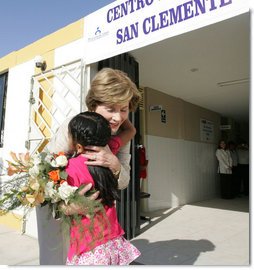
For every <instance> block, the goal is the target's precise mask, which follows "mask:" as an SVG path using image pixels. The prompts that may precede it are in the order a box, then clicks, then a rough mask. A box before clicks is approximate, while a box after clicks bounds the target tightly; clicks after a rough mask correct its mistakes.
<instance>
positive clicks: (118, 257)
mask: <svg viewBox="0 0 254 270" xmlns="http://www.w3.org/2000/svg"><path fill="white" fill-rule="evenodd" d="M68 129H69V141H70V147H71V148H72V149H73V152H75V155H74V157H72V158H70V159H69V162H68V166H67V167H66V172H67V173H68V183H69V184H70V185H73V186H80V185H82V184H89V183H91V184H92V185H93V186H94V188H95V189H97V190H99V192H100V197H101V202H102V204H103V205H104V209H105V214H106V218H107V220H105V219H104V221H105V222H106V223H105V224H104V225H105V226H104V227H103V228H104V229H103V232H102V235H101V231H100V229H101V228H100V226H99V225H98V224H100V222H101V221H102V220H103V217H102V215H100V214H99V213H98V214H96V215H95V216H94V224H95V226H94V230H93V232H90V231H89V230H86V231H85V232H84V233H83V234H82V235H81V233H80V230H79V228H78V226H75V225H72V226H71V229H70V239H71V241H70V247H69V251H68V257H67V262H66V264H67V265H128V264H129V263H130V262H132V261H133V260H135V259H136V258H137V257H138V256H139V255H140V252H139V251H138V249H136V248H135V247H134V246H133V245H132V244H131V243H130V242H129V241H127V240H125V238H124V237H123V234H124V231H123V229H122V228H121V226H120V224H119V223H118V220H117V213H116V208H115V203H114V202H115V200H116V199H118V191H117V186H118V182H117V179H116V178H115V176H114V175H113V173H112V172H111V170H110V169H109V168H106V167H101V166H88V165H86V164H85V161H86V160H87V159H86V158H85V157H84V156H83V155H81V154H83V153H84V151H85V147H86V145H94V146H105V145H107V144H109V145H110V146H111V147H114V149H112V152H114V153H116V152H117V151H118V148H119V147H120V146H121V143H120V142H119V138H117V137H115V138H114V139H113V141H112V140H111V141H110V137H111V128H110V126H109V123H108V121H107V120H106V119H105V118H104V117H103V116H101V115H100V114H97V113H95V112H83V113H80V114H78V115H77V116H75V117H74V118H73V119H72V120H71V121H70V123H69V126H68ZM81 222H82V226H84V228H87V227H88V226H89V224H90V222H91V220H90V219H89V217H87V216H82V220H81ZM101 236H102V237H101ZM94 239H95V240H94ZM92 242H93V243H92Z"/></svg>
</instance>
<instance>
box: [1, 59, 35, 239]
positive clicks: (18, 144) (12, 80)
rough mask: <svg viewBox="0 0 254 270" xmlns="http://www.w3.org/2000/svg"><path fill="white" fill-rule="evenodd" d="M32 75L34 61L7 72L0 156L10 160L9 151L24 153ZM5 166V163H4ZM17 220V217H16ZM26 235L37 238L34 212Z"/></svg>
mask: <svg viewBox="0 0 254 270" xmlns="http://www.w3.org/2000/svg"><path fill="white" fill-rule="evenodd" d="M33 74H34V61H33V60H31V61H28V62H25V63H23V64H20V65H17V66H15V67H13V68H11V69H10V70H9V75H8V76H9V77H8V90H7V98H6V112H5V128H4V146H3V148H0V156H1V158H2V159H3V160H4V161H5V160H11V158H10V155H9V153H10V151H13V152H15V153H25V152H26V151H27V149H26V148H25V141H26V140H27V138H28V123H29V106H30V105H29V95H30V89H31V77H32V75H33ZM5 166H7V163H5ZM13 212H14V214H18V215H20V216H22V215H23V210H22V209H20V210H15V211H13ZM17 218H18V217H17ZM26 233H27V234H28V235H31V236H35V237H37V225H36V218H35V211H34V210H33V211H32V212H31V213H30V214H29V216H28V220H27V225H26Z"/></svg>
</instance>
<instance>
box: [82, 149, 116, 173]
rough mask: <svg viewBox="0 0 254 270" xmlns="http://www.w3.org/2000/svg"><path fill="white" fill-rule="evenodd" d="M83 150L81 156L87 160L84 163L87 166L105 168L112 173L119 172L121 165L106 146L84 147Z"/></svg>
mask: <svg viewBox="0 0 254 270" xmlns="http://www.w3.org/2000/svg"><path fill="white" fill-rule="evenodd" d="M85 150H86V152H85V154H82V155H83V156H84V157H86V158H87V159H88V160H87V161H86V162H85V163H86V164H87V165H97V166H103V167H107V168H109V169H110V170H111V171H112V172H113V173H115V172H118V171H120V169H121V163H120V162H119V160H118V158H117V157H116V156H115V155H114V154H113V153H112V152H111V150H110V148H109V147H108V146H104V147H101V146H86V148H85Z"/></svg>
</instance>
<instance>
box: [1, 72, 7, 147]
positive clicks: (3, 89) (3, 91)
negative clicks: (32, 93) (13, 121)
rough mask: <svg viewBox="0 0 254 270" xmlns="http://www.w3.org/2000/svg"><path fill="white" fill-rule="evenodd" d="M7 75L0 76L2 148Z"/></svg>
mask: <svg viewBox="0 0 254 270" xmlns="http://www.w3.org/2000/svg"><path fill="white" fill-rule="evenodd" d="M7 80H8V73H4V74H0V147H3V141H4V118H5V105H6V92H7Z"/></svg>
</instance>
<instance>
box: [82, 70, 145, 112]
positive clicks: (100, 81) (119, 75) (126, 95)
mask: <svg viewBox="0 0 254 270" xmlns="http://www.w3.org/2000/svg"><path fill="white" fill-rule="evenodd" d="M140 99H141V94H140V92H139V91H138V89H137V87H136V85H135V83H134V82H132V80H131V79H130V78H129V77H128V76H127V74H125V73H124V72H122V71H121V70H117V69H112V68H103V69H102V70H100V71H99V72H98V73H97V74H96V75H95V77H94V78H93V80H92V82H91V88H90V89H89V91H88V94H87V96H86V105H87V108H88V110H89V111H94V110H95V109H96V107H97V106H98V105H100V104H107V105H115V104H117V105H121V104H124V103H126V102H129V109H130V111H132V112H134V111H135V110H136V109H137V107H138V103H139V102H140Z"/></svg>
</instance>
